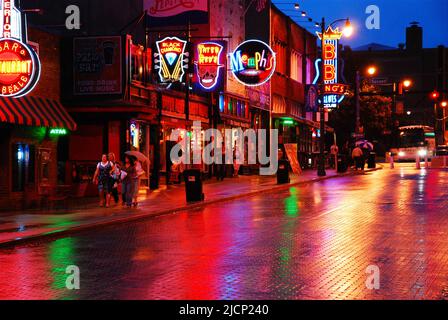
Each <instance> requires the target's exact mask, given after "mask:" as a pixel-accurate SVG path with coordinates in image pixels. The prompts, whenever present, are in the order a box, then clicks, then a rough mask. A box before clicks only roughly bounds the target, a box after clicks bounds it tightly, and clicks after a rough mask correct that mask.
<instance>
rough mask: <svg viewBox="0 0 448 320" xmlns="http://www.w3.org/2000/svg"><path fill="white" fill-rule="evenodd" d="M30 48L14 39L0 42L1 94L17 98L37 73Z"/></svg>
mask: <svg viewBox="0 0 448 320" xmlns="http://www.w3.org/2000/svg"><path fill="white" fill-rule="evenodd" d="M32 54H33V53H32V52H31V50H30V49H29V48H27V47H26V46H24V45H23V44H22V43H21V42H19V41H17V40H13V39H1V40H0V94H1V95H3V96H15V95H18V94H20V93H21V92H23V91H25V90H26V89H27V88H28V87H29V86H30V84H31V80H32V78H33V75H34V73H35V68H34V63H33V56H32Z"/></svg>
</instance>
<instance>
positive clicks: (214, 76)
mask: <svg viewBox="0 0 448 320" xmlns="http://www.w3.org/2000/svg"><path fill="white" fill-rule="evenodd" d="M223 51H224V46H223V45H221V44H219V43H216V42H203V43H199V44H198V45H197V47H196V61H195V63H194V64H195V66H196V77H197V80H196V82H197V83H198V84H199V86H200V88H201V89H202V90H204V91H209V92H210V91H214V90H216V89H218V88H217V87H219V85H220V84H222V76H223V72H222V69H223V68H224V66H225V65H224V63H223V61H222V60H223Z"/></svg>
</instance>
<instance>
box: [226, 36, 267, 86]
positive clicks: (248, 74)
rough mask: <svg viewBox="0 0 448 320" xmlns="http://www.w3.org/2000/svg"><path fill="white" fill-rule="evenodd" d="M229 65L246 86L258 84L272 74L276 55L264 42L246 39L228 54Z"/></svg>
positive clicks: (265, 80) (264, 81)
mask: <svg viewBox="0 0 448 320" xmlns="http://www.w3.org/2000/svg"><path fill="white" fill-rule="evenodd" d="M230 65H231V69H232V72H233V75H234V76H235V78H236V79H237V80H238V81H239V82H241V83H242V84H244V85H246V86H260V85H262V84H264V83H266V82H267V81H269V80H270V79H271V77H272V75H273V74H274V71H275V67H276V56H275V52H274V51H272V49H271V47H269V46H268V45H267V44H266V43H264V42H262V41H259V40H248V41H246V42H243V43H242V44H240V45H239V46H238V47H237V48H236V49H235V52H233V53H232V54H230Z"/></svg>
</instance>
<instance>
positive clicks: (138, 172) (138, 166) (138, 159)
mask: <svg viewBox="0 0 448 320" xmlns="http://www.w3.org/2000/svg"><path fill="white" fill-rule="evenodd" d="M126 155H127V156H128V157H130V158H132V159H133V161H134V167H135V175H134V176H133V177H132V180H131V181H132V184H133V186H132V190H133V195H132V205H133V206H134V207H135V208H136V207H137V206H138V194H139V191H140V178H141V177H142V176H143V175H144V174H145V171H144V170H143V167H142V163H144V162H146V163H147V164H148V165H149V159H148V158H147V157H146V156H145V155H144V154H143V153H141V152H138V151H128V152H126Z"/></svg>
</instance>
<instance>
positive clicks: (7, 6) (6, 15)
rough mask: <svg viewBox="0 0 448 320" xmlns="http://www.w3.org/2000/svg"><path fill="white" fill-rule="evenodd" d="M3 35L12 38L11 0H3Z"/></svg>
mask: <svg viewBox="0 0 448 320" xmlns="http://www.w3.org/2000/svg"><path fill="white" fill-rule="evenodd" d="M3 37H4V38H11V0H3Z"/></svg>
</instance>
